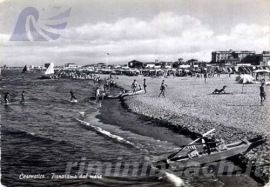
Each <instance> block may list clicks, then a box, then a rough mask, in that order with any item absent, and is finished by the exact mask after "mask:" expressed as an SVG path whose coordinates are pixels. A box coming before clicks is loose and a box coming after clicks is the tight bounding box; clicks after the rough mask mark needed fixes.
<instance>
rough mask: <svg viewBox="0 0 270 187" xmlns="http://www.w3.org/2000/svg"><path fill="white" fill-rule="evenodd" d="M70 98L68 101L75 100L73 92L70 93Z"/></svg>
mask: <svg viewBox="0 0 270 187" xmlns="http://www.w3.org/2000/svg"><path fill="white" fill-rule="evenodd" d="M70 96H71V98H70V101H74V100H77V98H76V97H75V95H74V93H73V91H70Z"/></svg>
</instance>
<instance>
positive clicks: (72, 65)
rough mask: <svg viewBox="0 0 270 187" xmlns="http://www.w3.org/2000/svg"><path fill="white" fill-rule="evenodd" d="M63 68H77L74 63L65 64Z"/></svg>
mask: <svg viewBox="0 0 270 187" xmlns="http://www.w3.org/2000/svg"><path fill="white" fill-rule="evenodd" d="M65 68H77V66H76V64H75V63H66V64H65Z"/></svg>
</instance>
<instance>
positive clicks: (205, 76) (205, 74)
mask: <svg viewBox="0 0 270 187" xmlns="http://www.w3.org/2000/svg"><path fill="white" fill-rule="evenodd" d="M206 79H207V73H206V72H205V73H204V82H205V83H206Z"/></svg>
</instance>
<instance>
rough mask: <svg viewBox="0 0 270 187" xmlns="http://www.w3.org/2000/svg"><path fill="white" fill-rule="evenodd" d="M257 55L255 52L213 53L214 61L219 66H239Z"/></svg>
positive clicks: (231, 51)
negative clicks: (249, 57) (246, 59)
mask: <svg viewBox="0 0 270 187" xmlns="http://www.w3.org/2000/svg"><path fill="white" fill-rule="evenodd" d="M253 55H255V51H233V50H229V51H214V52H212V61H211V63H214V64H216V65H219V66H226V65H234V66H235V65H237V64H238V63H240V62H242V61H243V60H244V59H245V58H247V57H248V56H253Z"/></svg>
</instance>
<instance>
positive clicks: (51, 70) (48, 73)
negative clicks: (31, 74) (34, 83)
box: [41, 62, 54, 79]
mask: <svg viewBox="0 0 270 187" xmlns="http://www.w3.org/2000/svg"><path fill="white" fill-rule="evenodd" d="M53 77H54V63H53V62H51V63H50V65H49V67H48V68H47V70H46V71H45V73H44V75H42V77H41V79H53Z"/></svg>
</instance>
